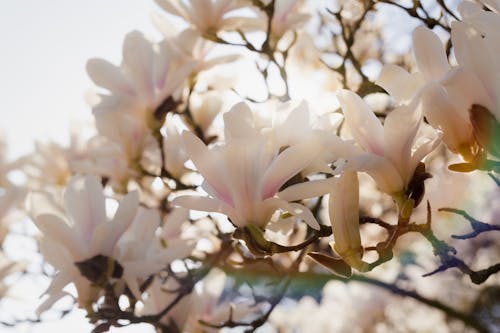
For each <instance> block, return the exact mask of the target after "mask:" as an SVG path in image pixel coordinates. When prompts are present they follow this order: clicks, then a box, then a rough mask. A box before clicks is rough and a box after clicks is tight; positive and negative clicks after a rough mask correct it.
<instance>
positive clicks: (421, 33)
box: [413, 26, 450, 80]
mask: <svg viewBox="0 0 500 333" xmlns="http://www.w3.org/2000/svg"><path fill="white" fill-rule="evenodd" d="M413 51H414V53H415V60H416V61H417V66H418V68H419V70H420V71H421V72H422V73H423V74H424V76H425V78H426V79H427V80H431V79H433V80H437V79H440V78H441V77H443V76H444V75H445V74H446V72H447V71H448V70H449V69H450V64H449V63H448V59H447V57H446V52H445V50H444V47H443V43H442V42H441V40H440V39H439V37H438V36H436V34H435V33H433V32H432V30H430V29H429V28H427V27H424V26H420V27H418V28H416V29H415V31H414V32H413Z"/></svg>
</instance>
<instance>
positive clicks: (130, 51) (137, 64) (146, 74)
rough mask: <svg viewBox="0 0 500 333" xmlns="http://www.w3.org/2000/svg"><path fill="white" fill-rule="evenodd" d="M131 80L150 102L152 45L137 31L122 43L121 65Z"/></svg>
mask: <svg viewBox="0 0 500 333" xmlns="http://www.w3.org/2000/svg"><path fill="white" fill-rule="evenodd" d="M122 66H123V67H124V68H125V70H126V71H127V73H128V74H129V75H130V77H131V80H132V81H133V82H134V84H135V85H136V86H138V87H139V89H140V92H141V95H142V96H144V97H145V98H146V100H147V101H149V102H152V101H153V97H154V95H153V94H154V87H153V44H152V43H151V42H150V41H148V40H147V39H146V38H145V37H144V36H143V34H142V33H140V32H139V31H132V32H130V33H128V34H127V36H125V41H124V42H123V64H122Z"/></svg>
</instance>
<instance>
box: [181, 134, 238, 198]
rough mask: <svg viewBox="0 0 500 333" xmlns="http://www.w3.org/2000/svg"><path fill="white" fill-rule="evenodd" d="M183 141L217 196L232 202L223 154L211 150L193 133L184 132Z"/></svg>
mask: <svg viewBox="0 0 500 333" xmlns="http://www.w3.org/2000/svg"><path fill="white" fill-rule="evenodd" d="M182 142H183V145H184V149H185V150H186V152H187V154H188V156H189V158H190V159H191V161H193V163H194V165H195V166H196V168H197V169H198V171H199V172H200V174H201V175H202V176H203V178H205V180H206V182H207V183H208V184H209V185H210V187H211V189H212V190H213V191H214V193H217V197H218V198H219V199H221V200H224V201H225V202H226V203H228V204H229V203H230V202H232V199H231V190H230V189H229V188H228V186H227V184H226V180H225V178H224V177H225V176H226V175H225V174H224V173H225V170H224V168H225V166H224V164H223V159H222V158H223V156H221V154H220V153H219V152H217V151H213V150H212V151H210V150H209V149H208V148H207V146H205V144H204V143H203V142H202V141H201V140H200V139H199V138H198V137H197V136H196V135H194V134H193V133H191V132H189V131H184V132H182Z"/></svg>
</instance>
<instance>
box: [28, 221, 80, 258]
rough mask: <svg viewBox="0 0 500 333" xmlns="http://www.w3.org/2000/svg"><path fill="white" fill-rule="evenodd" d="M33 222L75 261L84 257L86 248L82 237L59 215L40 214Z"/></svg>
mask: <svg viewBox="0 0 500 333" xmlns="http://www.w3.org/2000/svg"><path fill="white" fill-rule="evenodd" d="M35 224H36V226H37V227H38V228H39V229H40V230H41V231H42V233H43V234H44V236H45V237H47V238H48V239H51V240H54V241H56V242H58V243H60V244H61V245H62V246H64V247H65V248H66V249H67V250H68V251H69V252H70V254H71V256H72V257H73V259H74V260H75V261H78V260H80V259H84V258H85V257H86V255H87V249H86V248H85V246H84V244H83V242H82V239H81V238H80V237H79V235H76V234H75V232H74V230H72V229H71V228H70V227H69V226H68V225H67V224H66V222H65V221H63V220H61V219H60V218H59V217H57V216H55V215H52V214H41V215H38V216H37V217H36V220H35Z"/></svg>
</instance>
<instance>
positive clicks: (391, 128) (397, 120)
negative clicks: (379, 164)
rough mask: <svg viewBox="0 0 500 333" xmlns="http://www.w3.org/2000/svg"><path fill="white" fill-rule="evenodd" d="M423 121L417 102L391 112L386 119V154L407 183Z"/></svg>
mask: <svg viewBox="0 0 500 333" xmlns="http://www.w3.org/2000/svg"><path fill="white" fill-rule="evenodd" d="M421 121H422V116H421V113H420V112H419V111H418V110H416V101H414V102H413V103H412V104H410V105H408V106H401V107H399V108H397V109H395V110H393V111H391V112H390V113H389V114H388V115H387V117H386V118H385V124H384V154H385V156H386V157H387V158H388V159H389V160H390V161H391V162H392V164H393V165H394V166H395V167H396V168H397V169H398V171H399V173H400V175H401V176H402V178H403V180H404V181H405V182H406V181H407V180H408V179H407V173H408V172H409V170H408V165H409V164H410V157H411V151H412V147H413V143H414V142H415V136H416V135H417V131H418V128H419V126H420V122H421ZM410 177H411V175H410Z"/></svg>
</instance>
